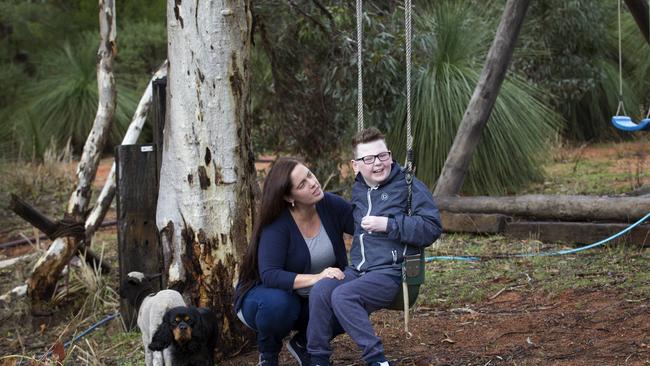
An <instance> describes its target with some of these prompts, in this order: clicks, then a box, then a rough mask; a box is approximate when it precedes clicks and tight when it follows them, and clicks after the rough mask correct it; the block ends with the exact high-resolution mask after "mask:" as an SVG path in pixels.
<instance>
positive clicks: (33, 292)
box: [27, 0, 117, 314]
mask: <svg viewBox="0 0 650 366" xmlns="http://www.w3.org/2000/svg"><path fill="white" fill-rule="evenodd" d="M116 31H117V28H116V22H115V2H114V0H99V33H100V43H99V49H98V50H97V87H98V89H99V101H98V105H97V114H96V115H95V120H94V122H93V127H92V129H91V131H90V133H89V135H88V138H87V139H86V143H85V144H84V148H83V152H82V154H81V159H80V161H79V165H77V188H76V189H75V191H74V192H73V193H72V195H71V197H70V200H69V201H68V209H67V213H68V214H69V215H70V216H71V217H72V219H73V220H75V221H77V222H85V219H86V217H85V216H86V209H87V207H88V201H89V200H90V194H91V185H92V182H93V180H94V179H95V174H96V173H97V166H98V165H99V159H100V157H101V152H102V151H103V150H104V146H105V144H106V141H107V139H108V134H109V131H110V128H111V123H112V121H113V115H114V114H115V99H116V91H115V78H114V76H113V60H114V58H115V54H116V53H117V43H116V42H115V36H116ZM80 243H81V241H80V240H79V238H65V239H64V238H59V239H56V240H55V241H54V242H53V243H52V245H50V248H49V249H48V251H47V252H46V253H45V255H44V256H43V257H42V258H41V259H40V260H39V261H38V262H37V264H36V266H35V267H34V271H33V273H32V275H31V277H30V279H29V280H28V290H27V292H28V294H29V296H30V298H31V302H32V313H34V314H47V313H49V312H50V304H49V301H50V298H51V297H52V294H53V292H54V288H55V285H56V282H57V279H58V277H59V274H60V273H61V271H62V270H63V267H64V266H65V265H66V264H67V263H68V261H69V260H70V258H72V256H73V255H74V253H75V252H76V251H77V247H78V246H79V245H80Z"/></svg>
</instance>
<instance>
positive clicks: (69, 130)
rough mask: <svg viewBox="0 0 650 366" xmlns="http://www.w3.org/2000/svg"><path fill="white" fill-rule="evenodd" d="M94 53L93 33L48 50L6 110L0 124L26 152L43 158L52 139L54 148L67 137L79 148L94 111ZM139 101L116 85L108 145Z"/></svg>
mask: <svg viewBox="0 0 650 366" xmlns="http://www.w3.org/2000/svg"><path fill="white" fill-rule="evenodd" d="M96 52H97V36H96V35H95V34H91V33H86V34H84V35H82V36H81V37H80V38H79V39H78V40H77V42H76V46H74V47H73V46H72V44H71V43H69V42H67V41H65V42H64V43H63V45H62V46H61V47H58V48H55V49H53V50H52V51H50V52H47V53H46V54H44V55H43V58H42V59H41V61H40V62H39V63H38V69H39V77H38V78H36V79H35V80H34V81H32V82H31V83H29V84H28V85H27V86H26V87H25V89H24V96H23V97H21V99H20V100H19V101H17V103H16V104H17V105H18V107H17V108H15V109H12V110H5V113H4V118H3V120H2V121H1V123H2V127H3V129H9V130H11V131H13V134H14V139H13V140H14V141H15V143H16V144H17V145H18V146H19V147H21V148H22V150H23V151H25V152H27V153H28V156H32V155H33V156H35V157H37V158H40V157H42V155H43V153H44V152H45V150H44V149H45V148H46V147H47V146H48V145H49V144H50V140H51V139H53V141H54V143H55V144H56V145H57V146H64V145H65V144H66V142H67V141H68V140H70V141H71V144H72V147H73V148H74V150H75V151H80V150H81V148H82V147H83V145H84V143H85V141H86V137H87V136H88V133H89V131H90V128H91V127H92V123H93V121H94V119H95V114H96V112H97V100H98V90H97V77H96V70H95V63H96ZM137 101H138V96H137V94H136V93H135V91H134V90H133V89H129V88H127V87H120V86H119V85H118V92H117V109H116V112H115V122H116V123H114V126H113V130H112V139H111V143H115V142H117V141H119V137H120V136H121V135H122V134H123V133H124V132H125V131H126V127H127V126H128V124H129V122H130V120H131V117H132V114H133V111H134V110H135V107H136V105H137Z"/></svg>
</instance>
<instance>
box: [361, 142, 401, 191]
mask: <svg viewBox="0 0 650 366" xmlns="http://www.w3.org/2000/svg"><path fill="white" fill-rule="evenodd" d="M386 154H388V155H386ZM378 155H379V156H378ZM364 157H365V158H366V159H363V158H364ZM373 158H374V161H373V162H372V163H370V164H366V162H364V161H363V160H368V161H369V160H373ZM380 158H383V159H385V160H384V161H381V159H380ZM392 163H393V159H391V154H390V150H388V147H387V146H386V141H384V140H375V141H371V142H366V143H363V144H359V145H357V148H356V156H355V159H354V160H352V167H353V168H354V171H355V172H360V173H361V176H362V177H363V179H365V181H366V183H367V184H368V185H369V186H371V187H374V186H376V185H378V184H380V183H382V182H383V181H385V180H386V178H388V175H389V174H390V167H391V164H392Z"/></svg>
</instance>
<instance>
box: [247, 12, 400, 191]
mask: <svg viewBox="0 0 650 366" xmlns="http://www.w3.org/2000/svg"><path fill="white" fill-rule="evenodd" d="M383 3H385V2H381V1H369V2H366V7H365V10H366V16H365V17H364V34H365V36H364V37H365V39H364V45H363V46H364V53H363V60H364V61H363V62H364V83H365V85H364V86H365V88H364V99H365V102H366V109H365V110H366V125H378V126H380V127H382V128H386V127H387V126H388V125H389V124H390V123H391V122H392V121H391V117H390V115H391V114H393V113H394V109H395V105H396V103H397V101H398V100H399V99H398V98H399V96H400V94H401V93H402V92H403V83H402V82H400V80H402V78H403V77H402V76H401V75H402V74H403V72H402V70H403V67H404V65H403V61H402V57H403V56H401V53H402V51H401V48H402V46H401V45H403V39H402V37H401V36H396V35H395V34H400V33H401V32H402V29H401V27H402V25H401V24H402V19H403V13H402V12H401V11H399V10H396V9H392V5H390V4H388V5H386V4H383ZM351 5H353V4H350V3H347V2H340V1H330V2H328V3H327V4H326V8H325V9H322V8H319V7H318V6H317V5H315V3H311V2H308V3H301V4H299V5H293V6H291V5H289V4H286V3H272V2H268V3H266V2H264V3H256V4H255V9H254V12H255V14H256V24H257V28H256V32H255V34H256V38H255V48H254V49H253V56H252V67H253V72H252V75H253V79H252V90H253V97H252V110H253V113H252V115H253V123H254V130H253V136H254V139H253V140H254V142H255V143H256V150H257V151H260V150H261V151H265V152H282V153H290V154H296V155H300V156H302V157H303V158H305V159H306V160H307V161H308V162H309V163H311V167H312V169H313V170H314V171H315V172H316V174H317V176H319V177H321V179H323V180H325V179H326V178H327V177H328V176H329V175H330V174H331V173H334V172H336V171H338V169H337V166H338V164H340V163H341V162H343V161H345V160H346V159H349V157H350V156H349V152H348V149H347V147H348V144H349V139H348V138H343V139H342V138H341V136H351V133H352V132H353V131H354V129H355V128H356V98H357V94H356V85H357V83H356V80H357V64H356V62H357V53H356V39H355V38H356V36H355V35H356V23H355V18H354V14H355V12H354V8H353V7H352V6H351ZM388 10H390V11H388ZM400 14H401V17H400Z"/></svg>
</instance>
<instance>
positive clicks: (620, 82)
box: [616, 0, 627, 116]
mask: <svg viewBox="0 0 650 366" xmlns="http://www.w3.org/2000/svg"><path fill="white" fill-rule="evenodd" d="M622 1H623V0H618V1H617V3H618V108H616V115H617V116H620V114H619V112H620V111H621V109H622V110H623V115H627V113H626V112H625V105H624V104H623V51H622V49H623V46H622V41H621V39H622V38H623V37H622V36H621V2H622Z"/></svg>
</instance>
